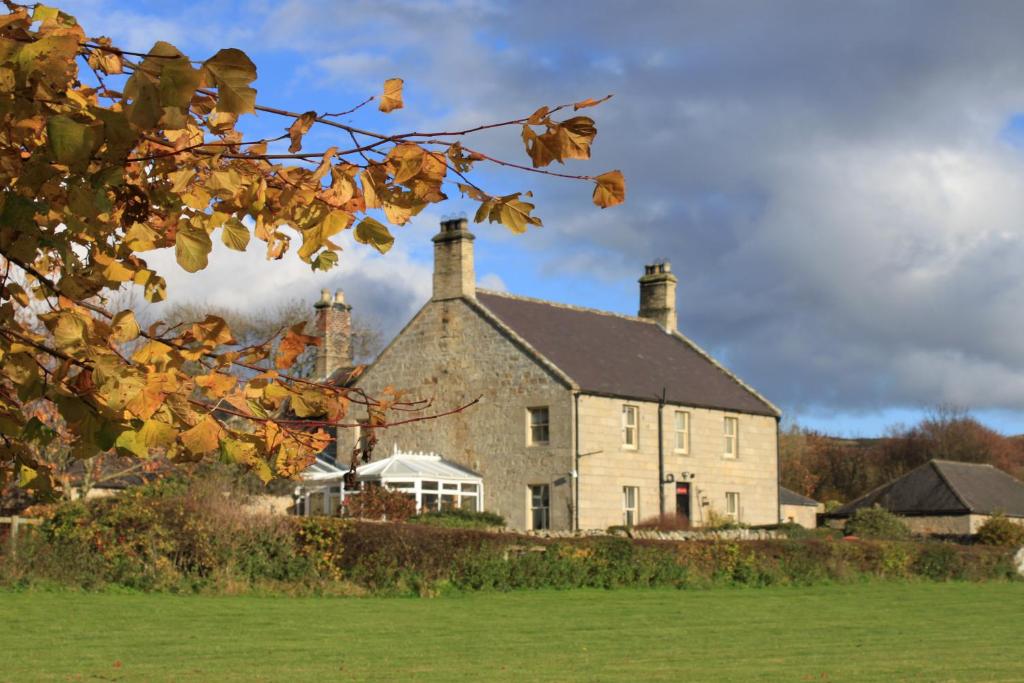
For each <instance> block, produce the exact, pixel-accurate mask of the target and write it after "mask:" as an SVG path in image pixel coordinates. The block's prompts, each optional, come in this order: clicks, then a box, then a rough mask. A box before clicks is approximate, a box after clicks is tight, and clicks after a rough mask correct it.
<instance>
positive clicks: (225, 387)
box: [196, 372, 238, 399]
mask: <svg viewBox="0 0 1024 683" xmlns="http://www.w3.org/2000/svg"><path fill="white" fill-rule="evenodd" d="M196 385H198V386H200V387H202V388H203V390H204V391H205V393H206V395H207V397H209V398H211V399H218V398H222V397H224V396H226V395H227V394H228V392H230V391H231V390H232V389H234V388H235V386H237V385H238V378H237V377H235V376H234V375H226V374H224V373H222V372H211V373H210V374H208V375H199V376H197V377H196Z"/></svg>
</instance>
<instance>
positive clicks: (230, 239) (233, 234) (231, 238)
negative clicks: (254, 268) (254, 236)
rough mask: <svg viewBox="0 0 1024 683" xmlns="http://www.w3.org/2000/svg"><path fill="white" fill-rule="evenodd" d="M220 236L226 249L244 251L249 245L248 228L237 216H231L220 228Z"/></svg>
mask: <svg viewBox="0 0 1024 683" xmlns="http://www.w3.org/2000/svg"><path fill="white" fill-rule="evenodd" d="M220 238H221V241H222V242H223V243H224V246H226V247H227V248H228V249H234V250H235V251H245V248H246V247H248V246H249V229H248V228H246V227H245V226H244V225H242V222H241V221H240V220H238V219H237V218H231V219H229V220H228V221H227V222H226V223H224V227H223V228H221V234H220Z"/></svg>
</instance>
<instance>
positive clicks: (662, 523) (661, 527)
mask: <svg viewBox="0 0 1024 683" xmlns="http://www.w3.org/2000/svg"><path fill="white" fill-rule="evenodd" d="M633 528H635V529H643V530H647V531H689V530H690V529H691V528H693V527H692V525H691V523H690V518H689V517H684V516H682V515H655V516H654V517H648V518H647V519H644V520H641V522H640V523H639V524H637V525H635V526H634V527H633Z"/></svg>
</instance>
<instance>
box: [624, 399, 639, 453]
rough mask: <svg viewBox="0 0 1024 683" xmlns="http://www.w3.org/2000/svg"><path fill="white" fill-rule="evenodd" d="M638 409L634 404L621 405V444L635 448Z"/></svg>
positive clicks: (637, 439)
mask: <svg viewBox="0 0 1024 683" xmlns="http://www.w3.org/2000/svg"><path fill="white" fill-rule="evenodd" d="M639 424H640V409H639V408H637V407H636V406H622V445H623V446H625V447H626V448H636V447H637V444H638V442H639V429H638V426H639Z"/></svg>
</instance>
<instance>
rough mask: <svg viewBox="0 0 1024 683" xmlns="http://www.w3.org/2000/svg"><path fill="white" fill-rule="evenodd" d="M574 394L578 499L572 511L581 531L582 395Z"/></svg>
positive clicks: (574, 479)
mask: <svg viewBox="0 0 1024 683" xmlns="http://www.w3.org/2000/svg"><path fill="white" fill-rule="evenodd" d="M572 396H573V405H574V412H575V420H574V422H575V427H576V438H575V439H574V441H575V442H576V443H575V446H576V447H575V449H574V450H575V451H576V452H575V453H574V454H573V457H574V459H575V463H574V465H573V471H574V472H576V476H575V477H574V478H573V494H574V496H575V498H576V500H575V502H574V503H573V506H572V513H573V518H574V519H573V531H579V530H580V395H579V392H577V393H574V394H573V395H572Z"/></svg>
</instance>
